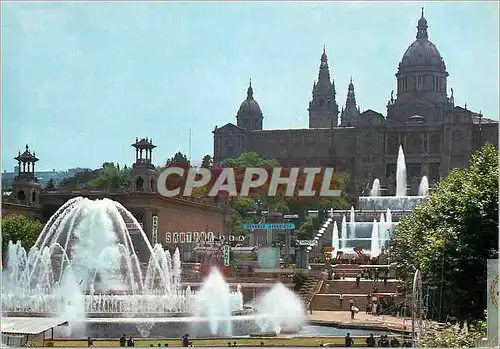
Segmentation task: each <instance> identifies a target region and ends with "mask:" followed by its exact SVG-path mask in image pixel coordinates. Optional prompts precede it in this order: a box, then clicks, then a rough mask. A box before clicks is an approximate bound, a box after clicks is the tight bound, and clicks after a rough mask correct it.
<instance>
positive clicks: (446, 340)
mask: <svg viewBox="0 0 500 349" xmlns="http://www.w3.org/2000/svg"><path fill="white" fill-rule="evenodd" d="M484 337H486V324H485V323H484V322H483V321H480V322H478V323H477V324H475V325H473V326H470V328H469V326H459V325H458V324H456V325H452V326H448V327H445V328H439V327H437V326H429V327H428V328H427V329H426V331H425V332H424V335H423V338H422V339H421V341H420V342H419V346H420V347H422V348H474V347H476V344H477V342H478V340H480V339H482V338H484Z"/></svg>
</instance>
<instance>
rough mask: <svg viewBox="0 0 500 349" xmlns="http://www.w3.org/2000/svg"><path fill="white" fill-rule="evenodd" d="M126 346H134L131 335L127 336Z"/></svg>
mask: <svg viewBox="0 0 500 349" xmlns="http://www.w3.org/2000/svg"><path fill="white" fill-rule="evenodd" d="M127 347H135V341H134V338H132V336H129V337H128V340H127Z"/></svg>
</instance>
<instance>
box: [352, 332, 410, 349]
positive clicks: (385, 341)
mask: <svg viewBox="0 0 500 349" xmlns="http://www.w3.org/2000/svg"><path fill="white" fill-rule="evenodd" d="M365 342H366V346H367V347H381V348H389V347H393V348H397V347H400V346H401V343H400V342H399V340H398V339H397V338H396V337H392V339H391V340H390V341H389V337H388V336H387V335H386V334H383V335H381V336H380V339H379V340H378V341H377V340H376V339H375V337H374V336H373V333H370V335H369V336H368V338H366V340H365ZM344 346H345V347H352V346H354V339H352V337H351V334H350V333H347V335H346V336H345V338H344ZM403 347H411V342H410V341H408V340H405V341H404V342H403Z"/></svg>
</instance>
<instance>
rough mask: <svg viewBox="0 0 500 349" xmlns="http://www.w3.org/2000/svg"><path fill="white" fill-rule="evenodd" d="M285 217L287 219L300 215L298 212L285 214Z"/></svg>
mask: <svg viewBox="0 0 500 349" xmlns="http://www.w3.org/2000/svg"><path fill="white" fill-rule="evenodd" d="M283 218H285V219H292V218H299V215H298V214H285V215H283Z"/></svg>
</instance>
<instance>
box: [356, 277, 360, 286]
mask: <svg viewBox="0 0 500 349" xmlns="http://www.w3.org/2000/svg"><path fill="white" fill-rule="evenodd" d="M360 281H361V274H358V275H356V287H359V282H360Z"/></svg>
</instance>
